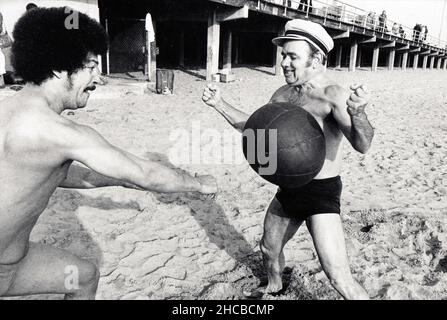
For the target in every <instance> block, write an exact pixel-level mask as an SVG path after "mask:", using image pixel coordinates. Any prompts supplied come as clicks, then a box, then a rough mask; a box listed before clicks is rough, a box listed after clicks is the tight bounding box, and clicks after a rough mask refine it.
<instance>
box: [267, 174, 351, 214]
mask: <svg viewBox="0 0 447 320" xmlns="http://www.w3.org/2000/svg"><path fill="white" fill-rule="evenodd" d="M342 188H343V184H342V181H341V178H340V176H337V177H333V178H329V179H322V180H312V181H311V182H310V183H308V184H306V185H304V186H302V187H299V188H293V189H286V188H279V189H278V192H277V193H276V199H277V200H278V201H279V203H280V204H281V205H282V208H283V211H284V213H285V216H286V217H288V218H298V219H301V220H305V219H307V218H308V217H310V216H312V215H315V214H324V213H337V214H340V196H341V191H342Z"/></svg>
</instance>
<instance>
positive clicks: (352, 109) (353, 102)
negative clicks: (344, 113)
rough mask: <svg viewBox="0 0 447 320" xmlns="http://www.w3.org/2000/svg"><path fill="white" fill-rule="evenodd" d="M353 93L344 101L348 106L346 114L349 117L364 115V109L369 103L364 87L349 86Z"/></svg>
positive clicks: (367, 93) (360, 85) (366, 90)
mask: <svg viewBox="0 0 447 320" xmlns="http://www.w3.org/2000/svg"><path fill="white" fill-rule="evenodd" d="M351 90H352V91H353V92H352V93H351V95H350V96H349V99H348V100H347V101H346V103H347V104H348V113H349V115H350V116H358V115H361V114H364V113H365V107H366V106H367V105H368V103H369V92H368V89H367V88H366V86H365V85H363V84H354V85H352V86H351Z"/></svg>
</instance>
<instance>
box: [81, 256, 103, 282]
mask: <svg viewBox="0 0 447 320" xmlns="http://www.w3.org/2000/svg"><path fill="white" fill-rule="evenodd" d="M98 282H99V270H98V268H97V267H96V265H95V264H93V263H91V262H89V261H85V262H84V263H83V264H82V266H81V268H80V270H79V285H80V286H81V287H91V286H95V287H96V286H97V284H98Z"/></svg>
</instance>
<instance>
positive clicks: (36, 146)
mask: <svg viewBox="0 0 447 320" xmlns="http://www.w3.org/2000/svg"><path fill="white" fill-rule="evenodd" d="M93 131H94V130H93V129H91V128H90V127H87V126H83V125H79V124H76V123H75V122H73V121H71V120H69V119H65V118H64V117H62V116H60V115H58V114H54V113H52V112H26V113H22V114H19V115H17V116H15V117H14V119H13V120H12V122H11V124H10V125H9V126H8V130H7V139H6V141H5V143H6V146H7V147H8V148H9V149H10V150H15V151H22V152H46V153H52V152H56V153H57V152H59V151H62V150H64V149H66V148H70V146H71V145H72V144H73V143H76V140H77V137H82V136H88V135H92V134H93Z"/></svg>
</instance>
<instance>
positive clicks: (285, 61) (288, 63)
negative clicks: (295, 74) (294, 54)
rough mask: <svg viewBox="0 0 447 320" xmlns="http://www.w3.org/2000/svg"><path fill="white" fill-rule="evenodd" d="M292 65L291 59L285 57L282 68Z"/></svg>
mask: <svg viewBox="0 0 447 320" xmlns="http://www.w3.org/2000/svg"><path fill="white" fill-rule="evenodd" d="M289 65H290V59H289V57H288V56H286V57H284V58H283V59H282V61H281V66H282V67H283V68H285V67H288V66H289Z"/></svg>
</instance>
